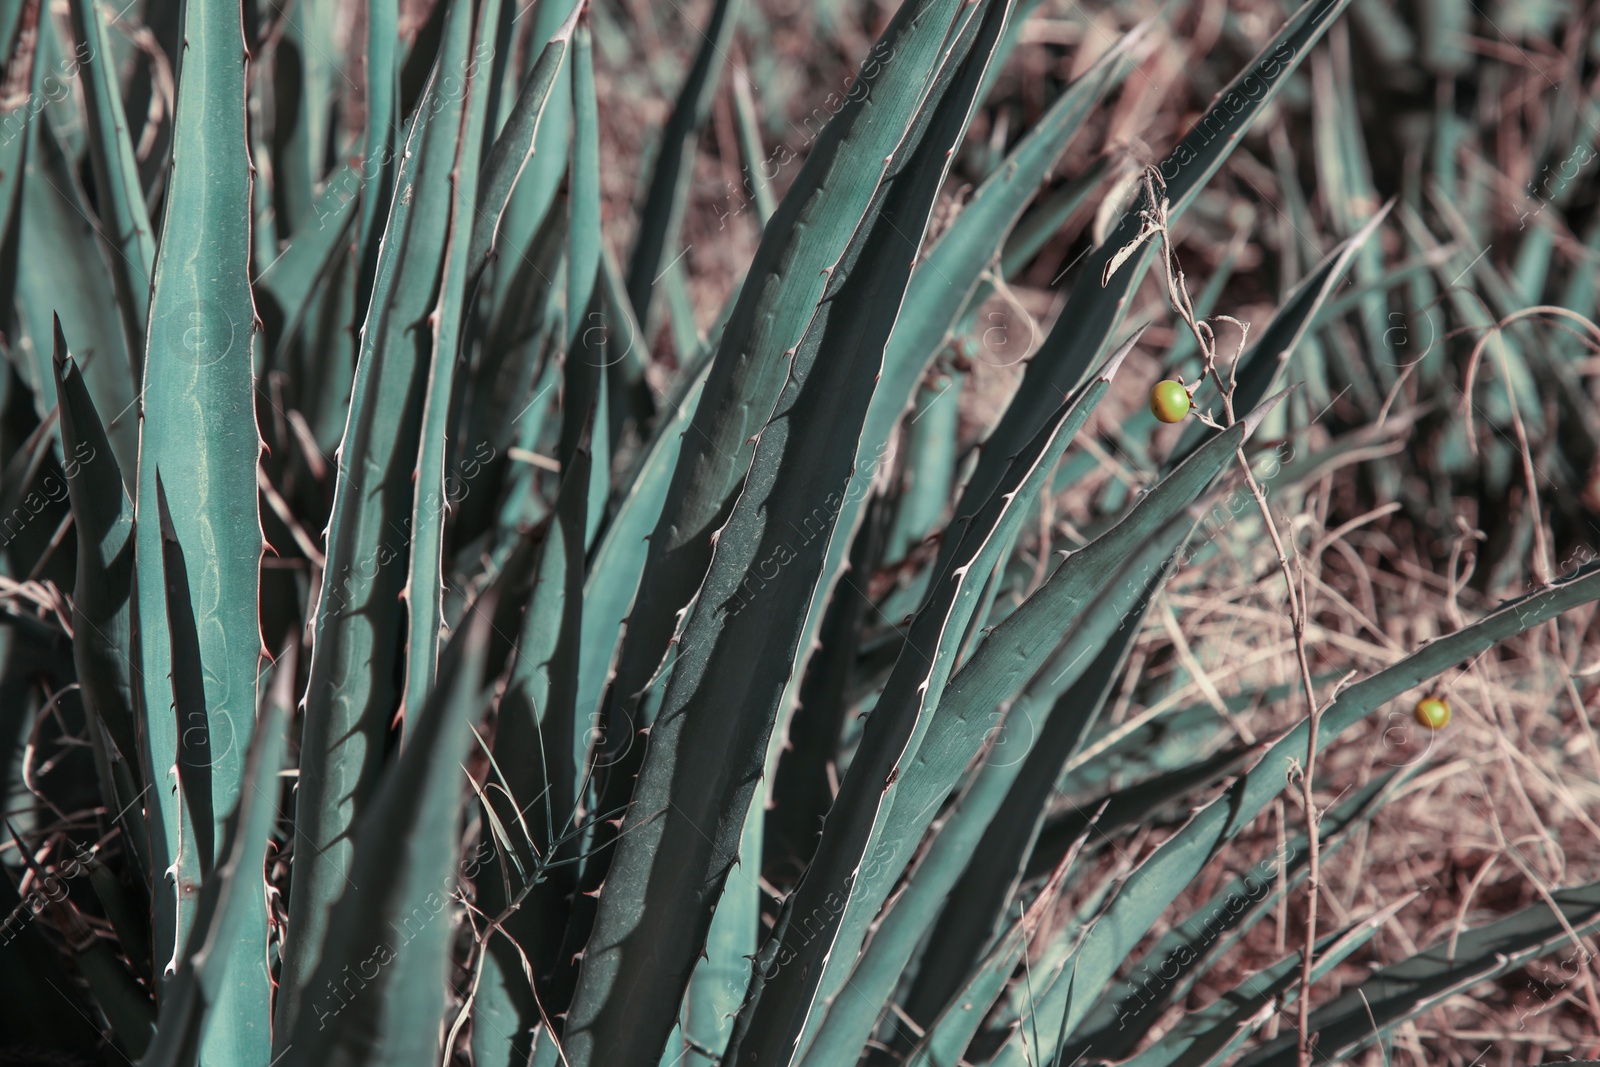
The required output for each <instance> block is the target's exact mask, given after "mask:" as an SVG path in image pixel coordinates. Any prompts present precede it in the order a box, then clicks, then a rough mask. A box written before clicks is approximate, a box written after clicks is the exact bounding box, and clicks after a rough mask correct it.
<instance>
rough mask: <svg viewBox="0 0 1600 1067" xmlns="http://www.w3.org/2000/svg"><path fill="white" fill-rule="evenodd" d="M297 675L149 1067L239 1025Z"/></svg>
mask: <svg viewBox="0 0 1600 1067" xmlns="http://www.w3.org/2000/svg"><path fill="white" fill-rule="evenodd" d="M159 299H160V297H159V294H158V295H157V300H158V301H159ZM294 673H295V672H294V657H293V655H285V656H284V657H283V658H282V659H281V660H280V661H279V663H278V665H277V668H276V670H275V676H274V683H273V685H272V687H271V689H270V690H269V692H268V695H267V698H266V699H265V700H264V701H263V702H262V708H261V720H260V722H259V723H258V724H257V726H256V729H255V730H253V731H252V732H253V734H254V737H253V739H252V740H251V742H250V753H249V757H248V759H247V760H246V761H245V766H244V775H243V778H242V780H241V787H240V789H239V790H238V794H237V798H236V800H235V802H234V809H233V811H232V812H231V813H230V815H229V816H228V818H227V820H226V824H225V830H224V834H223V845H222V851H221V853H220V861H219V862H218V864H217V867H216V869H215V871H214V872H213V875H212V877H210V878H209V879H207V881H206V884H205V886H204V887H203V888H202V889H201V890H200V894H199V899H198V901H197V902H196V906H195V920H194V931H193V935H192V936H191V937H190V938H189V942H188V944H187V945H186V947H185V950H184V954H183V960H182V962H181V963H180V964H179V965H178V970H177V973H176V974H175V975H174V976H173V977H172V979H171V980H170V981H169V982H168V983H167V987H166V992H165V995H164V996H163V997H162V998H161V1014H160V1016H159V1018H158V1020H157V1025H156V1034H155V1039H154V1040H153V1041H152V1042H151V1045H150V1050H149V1053H148V1054H147V1055H146V1056H145V1057H144V1058H143V1059H141V1060H140V1061H139V1062H140V1064H141V1065H142V1067H188V1065H189V1064H192V1063H199V1062H203V1060H202V1059H201V1057H202V1056H203V1055H204V1053H203V1051H202V1050H203V1048H205V1047H210V1046H211V1045H212V1044H213V1038H212V1037H211V1034H212V1033H214V1032H215V1031H216V1030H217V1029H219V1028H221V1029H223V1030H226V1029H227V1028H229V1026H230V1024H233V1023H235V1020H231V1019H229V1018H227V1017H226V1016H223V1015H221V1013H222V1012H223V1011H224V1010H226V1009H227V1008H228V1007H229V1005H230V1004H237V1003H238V999H237V997H236V996H230V987H233V986H235V984H236V983H237V982H238V980H239V978H238V976H239V973H240V967H239V963H240V962H241V961H240V960H239V959H238V958H237V955H236V954H237V953H238V952H240V951H244V950H245V947H246V945H247V944H248V938H247V937H246V936H245V935H246V932H247V930H248V928H249V926H250V925H251V924H252V923H254V922H255V921H257V920H256V915H257V914H258V913H261V914H264V913H265V909H266V898H265V893H264V891H263V881H262V879H263V878H264V874H263V870H264V868H265V866H266V860H267V842H268V840H269V839H270V837H271V835H272V828H273V826H274V825H275V824H276V823H277V821H278V789H279V785H278V771H279V769H280V768H282V766H283V760H284V753H285V751H286V750H287V748H288V732H289V718H290V716H291V715H293V714H294ZM261 949H262V951H261V955H260V958H259V960H255V961H249V962H254V963H255V964H256V965H257V966H259V967H260V969H261V970H262V972H263V973H265V971H266V952H265V949H266V945H265V942H263V943H262V946H261ZM255 1009H256V1010H255V1012H254V1013H253V1014H255V1015H257V1016H258V1017H260V1018H261V1020H262V1022H261V1027H260V1029H261V1030H262V1031H263V1033H261V1034H260V1037H262V1038H265V1036H266V1035H265V1033H264V1031H265V1029H266V1026H265V1015H266V1010H267V1002H266V1001H265V1000H262V1001H261V1002H259V1003H258V1004H257V1005H255ZM228 1062H235V1063H240V1062H251V1063H254V1062H261V1061H257V1060H254V1059H251V1060H243V1059H239V1060H232V1061H228Z"/></svg>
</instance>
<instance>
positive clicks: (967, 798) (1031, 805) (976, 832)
mask: <svg viewBox="0 0 1600 1067" xmlns="http://www.w3.org/2000/svg"><path fill="white" fill-rule="evenodd" d="M1160 581H1161V579H1160V576H1159V575H1158V576H1157V577H1156V578H1154V579H1152V580H1151V581H1150V582H1149V583H1148V584H1147V585H1146V587H1145V588H1144V590H1143V592H1142V593H1141V595H1140V600H1139V604H1138V606H1137V607H1136V608H1135V610H1136V611H1137V610H1138V607H1142V606H1143V604H1144V602H1146V601H1147V600H1148V599H1149V598H1150V597H1152V596H1154V595H1155V593H1156V592H1157V590H1158V588H1159V583H1160ZM1118 636H1119V637H1120V636H1121V631H1120V630H1119V633H1118ZM1130 648H1131V646H1130V645H1128V644H1127V643H1125V642H1121V641H1118V640H1117V639H1116V638H1113V639H1112V640H1111V641H1110V642H1109V643H1108V644H1107V645H1106V646H1105V647H1104V648H1103V649H1102V650H1101V651H1100V652H1099V653H1098V654H1097V655H1096V656H1095V658H1094V661H1093V662H1092V663H1090V664H1089V667H1088V670H1087V671H1085V672H1084V673H1083V674H1082V675H1081V676H1079V677H1078V678H1077V679H1076V680H1075V681H1074V682H1072V684H1071V685H1070V686H1068V687H1066V688H1065V690H1064V691H1063V690H1062V688H1061V686H1060V683H1061V682H1062V681H1064V680H1065V675H1066V674H1068V673H1069V672H1067V671H1061V670H1058V669H1057V668H1056V666H1055V664H1056V663H1059V662H1060V661H1061V659H1062V656H1061V655H1059V654H1058V655H1057V656H1054V657H1052V660H1053V662H1052V664H1051V665H1050V666H1048V667H1046V669H1045V670H1044V671H1043V672H1041V673H1040V674H1039V675H1037V676H1035V678H1034V680H1033V681H1032V682H1031V683H1030V684H1029V686H1028V689H1027V690H1026V691H1024V693H1023V696H1022V697H1021V699H1020V700H1019V701H1018V703H1017V704H1015V705H1013V706H1012V708H1011V710H1010V711H1009V712H1008V713H1007V714H1006V717H1005V719H1003V720H1002V721H1001V723H1000V725H999V726H998V727H997V729H996V731H995V737H994V738H993V740H992V741H991V743H990V749H989V754H988V755H986V756H985V758H984V766H983V768H982V769H981V770H979V772H978V775H977V777H976V779H975V780H974V781H973V783H972V785H971V787H969V789H968V791H967V793H966V794H965V795H963V797H962V798H961V800H960V801H958V802H957V806H956V808H955V809H954V810H953V811H952V812H951V813H950V817H949V819H947V820H946V821H945V822H944V824H943V825H942V826H941V827H940V828H939V830H938V833H937V836H935V837H934V839H933V841H932V842H931V843H930V844H929V847H928V851H927V853H926V855H925V856H924V858H923V859H922V860H921V861H920V862H919V863H918V866H917V869H916V873H915V875H914V876H913V878H912V880H911V882H910V883H909V890H910V891H912V892H915V893H918V894H920V895H922V896H923V899H924V900H925V901H926V900H930V898H933V895H934V893H936V892H944V893H947V894H948V896H947V897H946V899H945V900H944V901H943V902H942V909H941V910H939V912H938V915H937V918H936V917H935V915H934V914H933V912H934V910H935V909H939V908H940V903H939V902H938V901H937V900H934V901H933V902H932V903H929V904H926V905H925V907H926V908H927V909H928V912H929V914H928V915H927V917H926V919H925V920H923V923H919V924H918V925H924V924H927V925H932V926H933V927H934V928H937V929H938V930H939V937H938V938H937V939H935V940H933V941H930V942H929V943H928V946H927V949H926V950H925V951H924V953H923V955H922V959H921V960H920V961H919V962H918V964H917V974H916V979H915V981H914V983H913V984H912V987H911V990H910V992H909V994H908V995H907V997H906V1003H905V1011H906V1014H907V1015H909V1016H910V1017H911V1019H912V1020H913V1021H915V1022H918V1023H922V1024H926V1023H929V1022H931V1021H932V1020H933V1019H934V1018H935V1017H936V1016H937V1015H938V1013H939V1012H940V1010H941V1009H942V1008H943V1007H944V1006H945V1004H946V1002H947V1001H948V1000H949V999H950V997H951V996H952V995H954V993H955V992H956V990H958V989H959V988H960V987H961V986H962V985H963V984H964V983H965V982H966V977H967V973H968V972H969V971H970V970H971V968H972V967H973V966H974V965H975V964H976V963H977V962H978V961H979V960H980V958H981V957H982V955H983V953H984V951H985V948H986V947H987V946H988V944H989V942H990V940H991V935H992V934H993V932H994V931H995V930H996V929H997V928H999V927H1000V925H1001V924H1002V923H1003V921H1004V919H1005V916H1006V914H1007V912H1008V910H1009V907H1010V901H1011V899H1012V897H1013V896H1014V895H1015V893H1016V891H1017V888H1018V884H1019V883H1020V881H1021V880H1022V877H1023V875H1024V861H1025V860H1026V858H1027V857H1028V855H1029V854H1030V853H1031V852H1032V851H1033V847H1034V843H1035V842H1036V841H1037V840H1038V837H1039V832H1040V829H1041V827H1042V825H1043V823H1044V818H1045V812H1046V811H1047V809H1048V808H1049V806H1050V800H1051V799H1052V794H1053V793H1054V791H1055V786H1056V783H1057V781H1059V779H1060V777H1061V768H1062V766H1063V765H1064V764H1065V763H1066V761H1067V759H1068V758H1069V757H1070V756H1071V754H1072V753H1073V752H1075V751H1076V750H1077V748H1078V745H1079V742H1080V741H1081V739H1082V737H1083V736H1084V734H1085V733H1086V732H1087V730H1088V729H1089V727H1090V725H1091V723H1093V722H1094V721H1095V720H1097V719H1098V717H1099V715H1100V711H1101V709H1102V708H1103V706H1104V704H1105V701H1106V699H1107V697H1108V695H1109V694H1110V693H1111V692H1112V690H1113V687H1114V686H1115V684H1116V682H1117V680H1118V678H1119V677H1120V675H1121V673H1122V670H1123V667H1124V666H1125V664H1126V662H1127V657H1128V652H1129V650H1130ZM1063 651H1065V649H1063ZM1046 702H1049V703H1051V704H1053V706H1052V707H1051V708H1050V709H1049V711H1048V713H1047V717H1046V719H1045V721H1044V723H1043V724H1042V725H1041V724H1037V723H1035V722H1034V721H1033V717H1032V714H1031V710H1032V709H1036V708H1038V707H1040V706H1041V705H1042V704H1044V703H1046ZM1013 718H1014V719H1016V720H1017V721H1016V722H1012V721H1011V720H1012V719H1013ZM1013 734H1015V737H1013ZM1035 734H1037V737H1036V738H1035ZM1029 746H1031V750H1029ZM1024 753H1026V754H1025V755H1024ZM992 766H999V767H1002V768H1003V767H1006V766H1016V767H1017V770H1016V772H1015V773H1014V774H1012V775H1006V774H1005V773H1004V771H1003V770H1002V771H998V772H996V771H991V770H990V767H992ZM1005 777H1010V778H1012V779H1013V780H1012V781H1011V782H1010V784H1009V786H1007V792H1006V796H1005V800H1004V801H1003V802H1002V803H1001V805H1000V807H999V808H998V809H997V810H995V811H994V814H993V815H992V816H989V817H988V818H987V819H985V818H984V816H983V809H985V808H987V807H988V805H986V804H984V803H983V799H984V797H983V794H984V792H985V791H986V790H988V789H993V788H994V787H995V786H996V785H998V784H999V782H994V783H992V784H991V782H990V779H995V778H1001V779H1003V778H1005ZM1108 807H1109V805H1101V806H1099V807H1098V808H1090V809H1088V810H1092V811H1095V816H1094V819H1095V825H1096V827H1097V828H1098V827H1099V825H1100V823H1099V820H1100V819H1101V818H1102V817H1103V816H1104V815H1105V812H1106V809H1107V808H1108ZM1087 823H1088V819H1087V818H1086V819H1085V820H1084V825H1081V826H1080V827H1079V828H1078V829H1079V832H1078V834H1077V835H1076V836H1074V837H1073V838H1072V841H1073V842H1074V843H1076V842H1077V841H1078V840H1081V839H1082V836H1083V834H1084V833H1086V832H1087V830H1088V826H1087V825H1086V824H1087ZM1100 832H1102V833H1104V832H1105V831H1104V830H1101V831H1100ZM963 837H966V838H968V841H969V842H970V843H963V842H962V838H963ZM1069 847H1070V846H1069ZM952 856H953V857H955V858H956V859H955V862H956V863H958V864H960V865H962V866H964V868H965V869H964V870H963V871H962V872H961V873H960V877H959V880H955V881H951V880H950V878H951V876H950V875H949V874H944V873H943V872H942V871H941V870H940V868H941V865H947V864H949V863H950V862H951V859H950V858H949V857H952ZM941 874H943V878H941V877H940V876H941ZM940 881H943V882H944V883H945V885H946V887H947V888H946V889H944V890H939V889H937V888H936V886H935V885H934V884H933V883H937V882H940ZM906 905H907V899H906V898H905V897H901V898H899V899H897V900H896V902H895V903H894V905H893V910H892V911H890V913H889V916H888V917H887V918H886V920H885V922H886V923H903V922H904V921H905V919H907V918H911V917H912V912H911V911H910V910H909V909H908V914H907V915H906V916H903V917H902V918H901V919H895V918H894V915H895V912H897V911H899V910H900V909H901V908H902V907H905V906H906ZM878 940H879V939H878V938H874V940H873V942H872V943H871V944H870V945H869V946H868V948H867V951H866V953H865V956H864V958H863V959H862V962H861V964H860V965H859V966H860V968H863V969H864V968H866V967H867V966H868V965H869V964H870V963H871V961H872V957H873V955H874V954H875V953H880V952H883V951H885V950H884V949H879V948H878V946H877V942H878ZM901 966H904V964H903V963H902V964H901ZM1069 1062H1070V1061H1069Z"/></svg>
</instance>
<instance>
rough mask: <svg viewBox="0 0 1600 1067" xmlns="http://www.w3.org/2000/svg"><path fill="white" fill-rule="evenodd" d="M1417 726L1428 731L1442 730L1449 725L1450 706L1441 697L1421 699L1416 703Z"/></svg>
mask: <svg viewBox="0 0 1600 1067" xmlns="http://www.w3.org/2000/svg"><path fill="white" fill-rule="evenodd" d="M1415 714H1416V717H1417V724H1418V725H1420V726H1426V727H1427V728H1428V729H1430V730H1443V729H1444V728H1445V727H1446V726H1449V725H1450V705H1449V704H1447V703H1445V700H1444V698H1443V697H1423V698H1422V699H1421V700H1419V701H1417V710H1416V713H1415Z"/></svg>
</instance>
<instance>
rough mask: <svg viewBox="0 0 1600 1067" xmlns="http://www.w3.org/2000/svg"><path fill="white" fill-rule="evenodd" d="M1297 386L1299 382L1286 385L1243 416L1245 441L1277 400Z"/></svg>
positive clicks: (1275, 405)
mask: <svg viewBox="0 0 1600 1067" xmlns="http://www.w3.org/2000/svg"><path fill="white" fill-rule="evenodd" d="M1298 388H1300V383H1299V382H1295V383H1294V384H1292V385H1287V386H1285V387H1284V388H1282V389H1279V390H1278V391H1277V392H1276V393H1273V394H1272V395H1271V396H1269V397H1267V398H1266V399H1265V400H1263V401H1262V402H1261V403H1259V404H1257V405H1256V409H1255V410H1254V411H1252V412H1251V413H1250V414H1248V415H1246V416H1245V417H1244V439H1245V440H1246V441H1248V440H1250V436H1251V435H1252V434H1254V433H1255V432H1256V427H1258V426H1260V425H1261V422H1262V420H1263V419H1265V418H1266V417H1267V416H1268V415H1269V414H1271V412H1272V409H1273V408H1275V407H1277V406H1278V401H1280V400H1282V399H1283V398H1284V397H1286V396H1288V395H1289V394H1290V393H1292V392H1294V391H1295V390H1296V389H1298Z"/></svg>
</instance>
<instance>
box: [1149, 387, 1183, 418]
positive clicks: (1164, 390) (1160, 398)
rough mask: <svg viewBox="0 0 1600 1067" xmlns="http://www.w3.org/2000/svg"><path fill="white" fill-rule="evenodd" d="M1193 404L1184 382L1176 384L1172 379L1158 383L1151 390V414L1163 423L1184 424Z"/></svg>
mask: <svg viewBox="0 0 1600 1067" xmlns="http://www.w3.org/2000/svg"><path fill="white" fill-rule="evenodd" d="M1192 403H1193V402H1192V401H1191V400H1190V399H1189V390H1187V389H1185V388H1184V387H1183V383H1182V382H1175V381H1173V380H1172V379H1171V378H1168V379H1167V380H1166V381H1164V382H1157V383H1156V385H1155V388H1154V389H1151V390H1150V414H1152V415H1154V416H1155V417H1156V418H1158V419H1160V420H1161V421H1162V422H1182V421H1183V418H1184V416H1185V415H1187V414H1189V408H1190V407H1191V405H1192Z"/></svg>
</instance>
